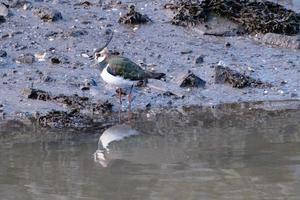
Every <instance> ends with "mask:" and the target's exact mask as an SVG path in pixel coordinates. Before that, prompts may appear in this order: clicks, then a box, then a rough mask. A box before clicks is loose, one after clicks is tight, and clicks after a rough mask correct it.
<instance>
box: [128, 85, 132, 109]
mask: <svg viewBox="0 0 300 200" xmlns="http://www.w3.org/2000/svg"><path fill="white" fill-rule="evenodd" d="M132 89H133V85H132V86H131V88H130V91H129V94H128V103H129V111H130V112H131V101H132Z"/></svg>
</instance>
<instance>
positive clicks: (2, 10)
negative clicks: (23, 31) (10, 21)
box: [0, 3, 8, 17]
mask: <svg viewBox="0 0 300 200" xmlns="http://www.w3.org/2000/svg"><path fill="white" fill-rule="evenodd" d="M7 15H8V8H7V6H6V5H5V4H4V3H0V16H2V17H7Z"/></svg>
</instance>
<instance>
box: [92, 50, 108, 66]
mask: <svg viewBox="0 0 300 200" xmlns="http://www.w3.org/2000/svg"><path fill="white" fill-rule="evenodd" d="M109 55H110V53H109V50H108V48H107V47H105V48H104V49H102V50H100V51H96V52H95V60H96V61H97V62H98V63H101V62H103V61H104V60H105V59H106V58H108V57H109Z"/></svg>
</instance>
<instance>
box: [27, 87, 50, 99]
mask: <svg viewBox="0 0 300 200" xmlns="http://www.w3.org/2000/svg"><path fill="white" fill-rule="evenodd" d="M22 94H23V95H24V96H25V97H26V98H28V99H34V100H42V101H47V100H50V99H51V97H50V94H49V93H48V92H45V91H43V90H38V89H33V88H26V89H24V90H23V91H22Z"/></svg>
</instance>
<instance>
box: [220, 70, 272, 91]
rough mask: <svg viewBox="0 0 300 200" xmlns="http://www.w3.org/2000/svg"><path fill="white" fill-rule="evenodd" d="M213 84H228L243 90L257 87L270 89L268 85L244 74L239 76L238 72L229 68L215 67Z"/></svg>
mask: <svg viewBox="0 0 300 200" xmlns="http://www.w3.org/2000/svg"><path fill="white" fill-rule="evenodd" d="M215 83H216V84H224V83H229V84H230V85H232V87H235V88H244V87H257V88H265V87H271V86H272V85H271V84H269V83H264V82H262V81H261V80H259V79H254V78H252V77H250V76H247V75H245V74H241V73H239V72H238V71H235V70H232V69H230V68H229V67H223V66H220V65H218V66H216V67H215Z"/></svg>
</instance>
